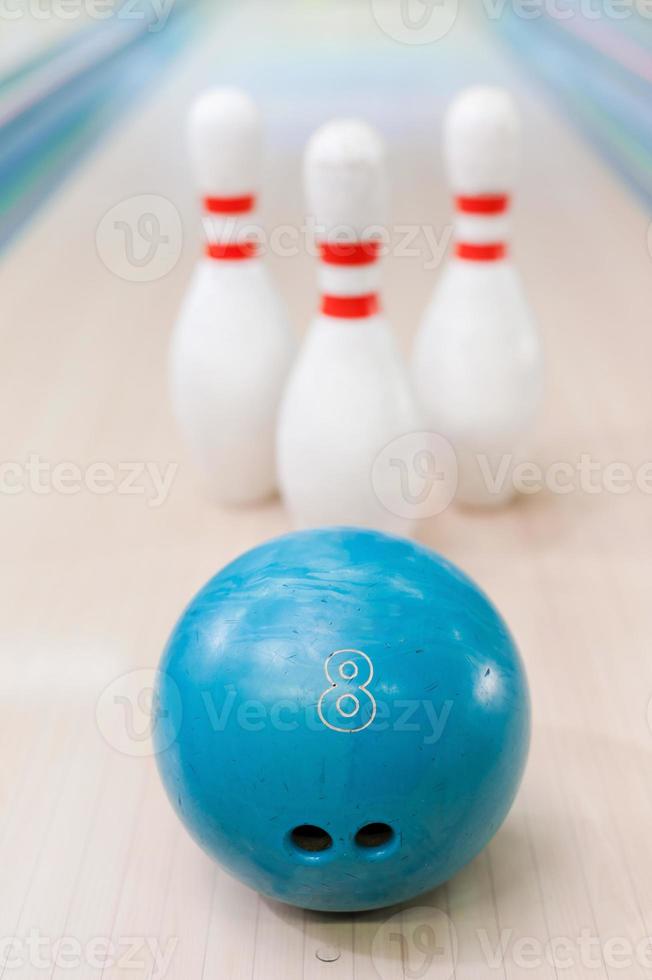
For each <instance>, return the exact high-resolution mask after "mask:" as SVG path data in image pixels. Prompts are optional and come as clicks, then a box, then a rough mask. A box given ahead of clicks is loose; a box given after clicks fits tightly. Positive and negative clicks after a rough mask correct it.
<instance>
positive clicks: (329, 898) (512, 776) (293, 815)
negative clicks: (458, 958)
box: [154, 528, 530, 911]
mask: <svg viewBox="0 0 652 980" xmlns="http://www.w3.org/2000/svg"><path fill="white" fill-rule="evenodd" d="M156 705H157V714H156V717H155V727H154V732H155V735H154V738H155V747H156V749H157V759H158V764H159V769H160V772H161V776H162V778H163V783H164V784H165V788H166V790H167V793H168V795H169V798H170V800H171V802H172V805H173V806H174V808H175V809H176V811H177V813H178V815H179V817H180V819H181V820H182V821H183V823H184V824H185V825H186V827H187V828H188V830H189V831H190V833H191V834H192V835H193V837H194V838H195V840H196V841H197V842H198V843H199V844H200V845H201V847H203V848H204V849H205V850H206V851H207V852H208V854H210V855H212V857H214V858H215V859H216V860H217V861H219V862H220V863H221V864H222V865H223V866H224V867H225V868H226V869H227V870H228V871H229V872H231V874H233V875H235V876H236V877H237V878H239V879H240V880H241V881H243V882H246V884H248V885H250V886H251V887H252V888H256V889H258V890H259V891H260V892H262V893H263V894H265V895H268V896H271V897H273V898H275V899H279V900H280V901H282V902H288V903H291V904H293V905H298V906H301V907H304V908H309V909H319V910H332V911H354V910H362V909H371V908H377V907H381V906H386V905H391V904H394V903H395V902H402V901H405V900H407V899H410V898H412V897H414V896H416V895H419V894H420V893H422V892H425V891H427V890H428V889H431V888H433V887H434V886H435V885H438V884H440V883H441V882H443V881H446V880H447V879H448V878H450V877H451V875H454V874H455V872H456V871H458V870H459V869H460V868H462V867H463V866H464V865H465V864H466V863H467V862H468V861H470V860H471V859H472V858H473V857H474V856H475V855H476V854H478V852H479V851H480V850H481V849H482V848H483V847H484V846H485V844H486V843H487V842H488V841H489V840H490V839H491V837H492V836H493V835H494V834H495V832H496V830H497V829H498V827H499V826H500V824H501V823H502V821H503V820H504V818H505V816H506V814H507V812H508V810H509V808H510V805H511V803H512V800H513V799H514V795H515V793H516V790H517V788H518V785H519V782H520V779H521V775H522V772H523V768H524V765H525V761H526V756H527V751H528V742H529V729H530V704H529V696H528V688H527V680H526V676H525V671H524V668H523V664H522V662H521V659H520V657H519V654H518V651H517V649H516V647H515V645H514V641H513V640H512V637H511V636H510V633H509V631H508V629H507V626H506V625H505V623H504V622H503V620H502V619H501V617H500V615H499V614H498V612H497V611H496V609H495V608H494V607H493V606H492V604H491V603H490V602H489V600H488V599H487V598H486V596H485V595H483V593H482V592H480V590H479V589H478V588H477V586H476V585H474V583H473V582H471V581H470V580H469V579H468V578H467V577H466V575H464V574H463V573H462V572H461V571H459V570H458V569H457V568H456V567H455V566H454V565H451V564H450V563H449V562H447V561H445V560H444V559H443V558H441V557H440V556H438V555H437V554H435V553H434V552H432V551H430V550H429V549H428V548H425V547H423V546H420V545H418V544H414V543H412V542H410V541H406V540H403V539H400V538H395V537H389V536H388V535H385V534H380V533H377V532H375V531H367V530H359V529H356V528H332V529H323V530H315V531H305V532H300V533H296V534H290V535H287V536H286V537H282V538H279V539H277V540H274V541H270V542H268V543H267V544H263V545H262V546H260V547H258V548H254V549H253V550H252V551H249V552H247V553H246V554H244V555H242V556H241V557H240V558H238V559H236V560H235V561H234V562H232V563H231V564H230V565H228V566H227V567H226V568H225V569H223V570H222V571H221V572H219V573H218V574H217V575H216V576H215V577H214V578H212V579H211V580H210V582H208V584H207V585H206V586H205V587H204V588H203V589H202V590H201V591H200V592H199V593H198V595H197V596H196V597H195V598H194V599H193V600H192V602H191V603H190V605H189V606H188V608H187V609H186V611H185V612H184V613H183V615H182V616H181V619H180V620H179V622H178V623H177V625H176V627H175V629H174V631H173V633H172V636H171V638H170V640H169V643H168V646H167V649H166V650H165V653H164V655H163V659H162V662H161V670H160V674H159V683H158V691H157V698H156Z"/></svg>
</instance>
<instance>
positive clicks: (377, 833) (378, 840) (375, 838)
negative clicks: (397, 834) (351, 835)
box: [355, 823, 394, 848]
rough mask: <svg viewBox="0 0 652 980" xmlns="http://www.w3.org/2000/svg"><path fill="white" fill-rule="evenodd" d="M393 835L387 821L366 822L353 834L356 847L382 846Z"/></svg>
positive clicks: (387, 842)
mask: <svg viewBox="0 0 652 980" xmlns="http://www.w3.org/2000/svg"><path fill="white" fill-rule="evenodd" d="M393 837H394V831H393V830H392V828H391V827H390V826H389V824H387V823H367V824H365V825H364V827H360V830H359V831H358V832H357V834H356V835H355V842H356V844H357V845H358V847H366V848H380V847H384V846H385V844H389V842H390V841H391V840H392V839H393Z"/></svg>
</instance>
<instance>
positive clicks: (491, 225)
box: [454, 194, 510, 262]
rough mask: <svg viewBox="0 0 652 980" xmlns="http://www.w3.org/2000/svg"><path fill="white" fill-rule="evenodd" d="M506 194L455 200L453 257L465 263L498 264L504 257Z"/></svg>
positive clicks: (505, 242)
mask: <svg viewBox="0 0 652 980" xmlns="http://www.w3.org/2000/svg"><path fill="white" fill-rule="evenodd" d="M509 206H510V199H509V195H507V194H478V195H474V196H473V195H458V196H456V197H455V211H456V221H455V248H454V251H455V255H456V257H457V258H458V259H462V260H463V261H467V262H497V261H499V260H500V259H504V258H506V256H507V251H508V249H507V239H508V237H509V217H508V212H509Z"/></svg>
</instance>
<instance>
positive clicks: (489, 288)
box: [412, 86, 543, 505]
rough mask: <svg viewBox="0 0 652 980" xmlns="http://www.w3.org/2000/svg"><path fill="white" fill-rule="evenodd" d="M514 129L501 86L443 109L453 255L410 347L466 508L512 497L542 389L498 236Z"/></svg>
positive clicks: (533, 330)
mask: <svg viewBox="0 0 652 980" xmlns="http://www.w3.org/2000/svg"><path fill="white" fill-rule="evenodd" d="M518 137H519V120H518V116H517V113H516V110H515V107H514V105H513V103H512V100H511V98H510V96H509V95H508V94H507V92H505V91H503V90H501V89H498V88H489V87H482V86H478V87H474V88H470V89H467V90H466V91H464V92H463V93H462V94H461V95H460V96H458V98H457V99H455V101H454V102H453V104H452V105H451V107H450V108H449V110H448V113H447V115H446V119H445V123H444V157H445V163H446V168H447V171H448V177H449V181H450V183H451V186H452V188H453V191H454V194H455V204H456V212H457V213H456V227H455V245H454V255H453V256H452V257H451V258H450V259H449V261H448V264H447V266H446V268H445V270H444V272H443V275H442V278H441V281H440V283H439V284H438V287H437V289H436V290H435V294H434V296H433V299H432V302H431V304H430V306H429V308H428V310H427V312H426V315H425V318H424V320H423V323H422V325H421V328H420V330H419V333H418V335H417V339H416V343H415V348H414V352H413V361H412V367H413V376H414V380H415V386H416V391H417V395H418V397H419V401H420V402H421V405H422V407H423V409H424V411H425V413H426V416H427V420H428V423H429V425H430V426H431V428H432V429H433V430H434V431H436V432H438V433H440V434H441V435H443V436H445V437H446V438H447V439H449V440H450V442H451V443H452V445H453V447H454V449H455V451H456V453H457V460H458V474H459V483H458V491H457V499H458V500H459V501H460V502H462V503H466V504H470V505H492V504H500V503H502V502H504V501H506V500H508V499H509V498H510V497H511V496H512V495H513V493H514V486H513V480H512V470H513V467H514V465H515V464H516V463H517V462H518V461H519V460H521V459H524V458H525V453H526V452H527V450H528V446H529V437H530V434H531V430H532V426H533V423H534V421H535V417H536V414H537V411H538V408H539V405H540V402H541V397H542V376H543V371H542V357H541V350H540V345H539V337H538V330H537V326H536V323H535V321H534V318H533V316H532V313H531V311H530V309H529V307H528V304H527V301H526V298H525V296H524V294H523V291H522V288H521V283H520V280H519V278H518V275H517V273H516V270H515V269H514V266H513V265H512V263H511V261H510V258H509V255H508V245H507V239H508V234H509V221H508V211H509V203H510V199H509V195H510V192H511V191H512V188H513V184H514V179H515V176H516V171H517V166H518V149H519V147H518Z"/></svg>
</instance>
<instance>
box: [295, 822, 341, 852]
mask: <svg viewBox="0 0 652 980" xmlns="http://www.w3.org/2000/svg"><path fill="white" fill-rule="evenodd" d="M290 840H291V841H292V843H293V844H294V846H295V847H298V848H299V850H300V851H309V852H311V853H315V852H316V851H327V850H328V848H329V847H332V845H333V838H332V837H331V835H330V834H329V833H328V831H327V830H323V829H322V828H321V827H315V825H314V824H311V823H302V824H301V826H300V827H295V828H294V830H292V831H291V832H290Z"/></svg>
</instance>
